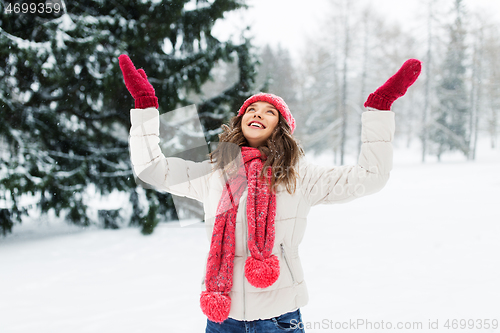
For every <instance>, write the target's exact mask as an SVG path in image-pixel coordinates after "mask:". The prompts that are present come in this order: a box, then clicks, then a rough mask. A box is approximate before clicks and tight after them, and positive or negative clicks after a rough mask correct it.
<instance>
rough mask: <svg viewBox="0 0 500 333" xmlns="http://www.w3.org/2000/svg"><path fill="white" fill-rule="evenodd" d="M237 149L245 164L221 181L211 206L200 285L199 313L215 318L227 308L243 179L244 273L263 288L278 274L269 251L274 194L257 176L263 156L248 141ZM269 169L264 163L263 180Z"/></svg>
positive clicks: (221, 317)
mask: <svg viewBox="0 0 500 333" xmlns="http://www.w3.org/2000/svg"><path fill="white" fill-rule="evenodd" d="M241 154H242V157H243V162H244V165H245V169H244V170H243V168H242V167H241V168H239V170H238V174H237V175H236V176H234V177H232V178H230V179H229V181H227V182H226V185H225V187H224V190H223V193H222V196H221V198H220V201H219V205H218V206H217V216H216V219H215V224H214V228H213V233H212V241H211V244H210V251H209V254H208V260H207V269H206V276H205V286H206V291H203V292H202V293H201V297H200V305H201V309H202V311H203V313H204V314H205V315H206V316H207V317H208V319H210V320H211V321H214V322H218V323H221V322H223V321H224V320H226V319H227V318H228V316H229V311H230V309H231V298H230V297H229V292H230V291H231V288H232V286H233V268H234V263H233V260H234V253H235V236H234V234H235V226H236V214H237V212H238V204H239V201H240V198H241V195H242V194H243V192H244V190H245V188H246V186H247V185H248V198H247V221H248V240H247V243H248V249H249V250H250V254H251V255H250V256H249V257H248V258H247V260H246V262H245V276H246V278H247V280H248V282H249V283H250V284H251V285H253V286H254V287H258V288H266V287H269V286H270V285H272V284H273V283H274V282H275V281H276V280H277V279H278V276H279V274H280V273H279V261H278V258H277V257H276V256H275V255H272V249H273V246H274V218H275V216H276V194H274V193H272V192H270V191H269V189H268V186H267V184H266V182H264V181H262V180H260V179H259V174H260V172H261V170H262V168H263V160H266V156H261V153H260V151H259V150H258V149H257V148H252V147H242V148H241ZM271 174H272V171H271V168H268V172H267V181H268V182H269V183H270V181H271Z"/></svg>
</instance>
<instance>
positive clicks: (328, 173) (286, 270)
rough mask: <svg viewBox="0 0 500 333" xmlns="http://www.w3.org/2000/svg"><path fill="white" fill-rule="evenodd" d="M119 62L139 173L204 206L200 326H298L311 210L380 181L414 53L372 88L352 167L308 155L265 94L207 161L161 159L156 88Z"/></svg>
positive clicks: (286, 113)
mask: <svg viewBox="0 0 500 333" xmlns="http://www.w3.org/2000/svg"><path fill="white" fill-rule="evenodd" d="M119 62H120V67H121V69H122V72H123V75H124V80H125V84H126V86H127V88H128V90H129V91H130V93H131V94H132V96H133V97H134V99H135V109H132V110H131V121H132V127H131V129H130V150H131V159H132V164H133V166H134V170H135V172H136V174H137V175H138V177H139V178H140V179H142V180H143V181H145V182H147V183H149V184H151V185H153V186H155V187H156V188H157V189H159V190H164V191H168V192H171V193H172V194H176V195H181V196H186V197H190V198H193V199H196V200H199V201H201V202H203V204H204V210H205V224H206V227H207V231H208V233H209V235H210V237H209V239H210V240H211V245H210V251H209V254H208V258H207V265H206V270H205V279H204V282H203V286H202V289H203V290H202V293H201V297H200V305H201V308H202V311H203V313H204V314H205V315H206V316H207V317H208V320H207V328H206V332H207V333H215V332H240V331H241V332H249V331H250V332H282V331H283V330H285V331H287V332H304V331H303V325H301V322H302V319H301V314H300V308H301V307H302V306H304V305H306V303H307V301H308V295H307V289H306V284H305V282H304V278H303V272H302V267H301V262H300V259H299V256H298V246H299V244H300V242H301V240H302V237H303V235H304V231H305V227H306V220H307V214H308V212H309V209H310V207H312V206H314V205H317V204H326V203H342V202H348V201H351V200H353V199H355V198H358V197H360V196H364V195H368V194H371V193H374V192H377V191H379V190H380V189H381V188H382V187H384V185H385V184H386V182H387V180H388V178H389V172H390V170H391V168H392V145H391V141H392V138H393V135H394V113H393V112H392V111H390V108H391V105H392V103H393V102H394V101H395V100H396V99H397V98H399V97H401V96H403V95H404V94H405V93H406V91H407V89H408V88H409V87H410V86H411V85H412V84H413V83H414V82H415V80H416V79H417V78H418V76H419V74H420V71H421V63H420V61H418V60H416V59H410V60H408V61H407V62H405V63H404V65H403V66H402V67H401V69H400V70H399V71H398V72H397V73H396V74H395V75H394V76H392V77H391V78H390V79H389V80H388V81H387V82H386V83H385V84H384V85H383V86H381V87H380V88H379V89H377V90H376V91H375V92H374V93H372V94H370V96H369V97H368V99H367V101H366V103H365V104H364V105H365V107H366V108H367V111H366V112H364V113H363V115H362V126H363V129H362V141H363V144H362V147H361V154H360V156H359V160H358V165H355V166H340V167H322V166H316V165H313V164H309V163H307V162H306V161H305V159H304V158H303V155H304V154H303V151H302V148H301V147H300V146H299V144H298V143H297V141H296V140H295V139H294V137H293V132H294V130H295V120H294V118H293V116H292V113H291V112H290V110H289V108H288V106H287V105H286V103H285V101H283V99H281V98H280V97H278V96H275V95H272V94H265V93H260V94H256V95H254V96H251V97H250V98H249V99H247V100H246V101H245V103H244V104H243V105H242V106H241V108H240V110H239V112H238V114H237V116H235V117H233V118H232V119H231V121H230V123H229V126H227V125H224V126H223V130H224V131H223V133H222V134H220V136H219V139H220V143H219V146H218V148H217V149H216V150H215V151H214V152H212V153H211V154H210V160H207V161H204V162H202V163H195V162H191V161H185V160H182V159H179V158H167V157H165V156H164V155H163V154H162V152H161V150H160V148H159V145H158V143H159V136H158V135H159V114H158V111H157V108H158V99H157V98H156V96H155V92H154V89H153V87H152V86H151V84H149V82H148V81H147V77H146V74H145V73H144V71H143V70H142V69H139V70H136V68H135V67H134V65H133V63H132V61H131V60H130V59H129V58H128V56H126V55H121V56H120V57H119Z"/></svg>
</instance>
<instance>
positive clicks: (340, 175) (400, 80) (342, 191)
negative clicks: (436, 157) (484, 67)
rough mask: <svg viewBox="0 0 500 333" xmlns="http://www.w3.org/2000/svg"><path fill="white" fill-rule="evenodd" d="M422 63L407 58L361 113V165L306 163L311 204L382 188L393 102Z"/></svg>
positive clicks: (342, 199)
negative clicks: (328, 165)
mask: <svg viewBox="0 0 500 333" xmlns="http://www.w3.org/2000/svg"><path fill="white" fill-rule="evenodd" d="M420 71H421V62H420V61H419V60H416V59H410V60H408V61H406V62H405V63H404V64H403V66H402V67H401V68H400V69H399V71H398V72H397V73H396V74H395V75H393V76H392V77H391V78H390V79H389V80H387V82H385V84H383V85H382V86H381V87H380V88H378V89H377V90H376V91H375V92H374V93H372V94H370V96H369V97H368V99H367V101H366V103H365V104H364V106H365V107H366V108H367V111H366V112H364V113H363V114H362V131H361V138H362V146H361V153H360V155H359V158H358V164H357V165H353V166H339V167H337V166H336V167H324V166H317V165H313V164H308V163H303V165H302V166H301V169H300V173H301V181H302V190H303V191H304V194H305V196H306V197H307V198H308V199H309V202H310V204H311V205H316V204H326V203H342V202H347V201H351V200H353V199H355V198H358V197H361V196H365V195H368V194H372V193H375V192H377V191H379V190H381V189H382V188H383V187H384V186H385V184H386V183H387V180H388V179H389V173H390V171H391V169H392V155H393V152H392V144H391V142H392V140H393V137H394V130H395V121H394V113H393V112H392V111H390V109H391V105H392V103H393V102H394V101H395V100H396V99H397V98H399V97H401V96H403V95H404V94H405V93H406V91H407V90H408V88H409V87H410V86H411V85H412V84H413V83H414V82H415V81H416V80H417V78H418V76H419V75H420Z"/></svg>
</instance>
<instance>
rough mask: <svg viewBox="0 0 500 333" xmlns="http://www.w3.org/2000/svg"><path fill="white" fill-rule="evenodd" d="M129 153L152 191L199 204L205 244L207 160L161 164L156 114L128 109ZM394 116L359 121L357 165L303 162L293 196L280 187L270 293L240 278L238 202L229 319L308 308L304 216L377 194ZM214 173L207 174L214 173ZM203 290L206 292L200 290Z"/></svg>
mask: <svg viewBox="0 0 500 333" xmlns="http://www.w3.org/2000/svg"><path fill="white" fill-rule="evenodd" d="M131 121H132V127H131V129H130V153H131V159H132V164H133V166H134V171H135V173H136V175H138V177H139V178H140V179H141V180H143V181H144V182H146V183H149V184H151V185H153V186H154V187H155V188H157V189H158V190H163V191H167V192H170V193H172V194H174V195H179V196H185V197H189V198H193V199H196V200H198V201H201V202H202V203H203V206H204V211H205V224H206V228H207V236H208V239H209V241H210V239H211V235H212V229H213V225H214V222H215V215H216V214H215V212H216V209H217V204H218V202H219V199H220V197H221V195H222V190H223V186H224V177H221V172H220V170H213V169H212V164H210V163H209V161H204V162H201V163H195V162H192V161H185V160H182V159H180V158H175V157H174V158H172V157H170V158H169V157H165V156H164V155H163V154H162V152H161V150H160V147H159V145H158V143H159V114H158V111H157V110H156V109H154V108H149V109H133V110H131ZM393 135H394V113H393V112H391V111H367V112H364V113H363V114H362V142H363V144H362V146H361V154H360V156H359V160H358V165H354V166H331V167H326V166H318V165H314V164H310V163H308V162H307V161H306V160H305V159H301V160H300V162H299V164H298V165H297V166H296V168H297V170H298V173H299V179H298V182H297V189H296V191H295V193H294V194H292V195H291V194H289V193H288V192H287V191H286V189H285V188H284V187H281V188H280V187H278V189H277V193H276V218H275V228H276V235H275V243H274V248H273V254H275V255H276V256H277V257H278V259H279V262H280V276H279V278H278V280H277V281H276V282H275V283H274V284H273V285H272V286H270V287H268V288H264V289H259V288H256V287H253V286H252V285H251V284H249V283H248V281H247V280H246V278H245V276H244V265H245V260H246V258H247V256H249V254H250V253H249V250H248V248H247V241H246V237H247V220H246V199H247V191H246V190H245V192H244V193H243V195H242V196H241V199H240V203H239V208H238V213H237V217H236V234H235V236H236V253H235V258H234V274H233V288H232V290H231V292H230V297H231V300H232V301H231V311H230V314H229V317H231V318H233V319H236V320H257V319H269V318H272V317H276V316H279V315H281V314H284V313H286V312H290V311H294V310H296V309H297V308H300V307H302V306H304V305H306V304H307V301H308V294H307V288H306V284H305V281H304V277H303V271H302V266H301V262H300V259H299V256H298V247H299V244H300V242H301V241H302V238H303V236H304V231H305V229H306V221H307V214H308V212H309V209H310V208H311V206H314V205H317V204H333V203H343V202H348V201H350V200H353V199H356V198H358V197H361V196H364V195H368V194H371V193H374V192H377V191H378V190H380V189H381V188H382V187H384V185H385V184H386V182H387V180H388V178H389V172H390V171H391V168H392V145H391V141H392V139H393ZM212 171H213V172H212ZM202 290H204V285H202Z"/></svg>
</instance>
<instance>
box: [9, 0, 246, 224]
mask: <svg viewBox="0 0 500 333" xmlns="http://www.w3.org/2000/svg"><path fill="white" fill-rule="evenodd" d="M42 2H43V3H44V4H47V3H49V2H45V1H41V2H40V3H42ZM9 4H10V2H8V1H1V2H0V10H1V14H0V53H1V54H0V75H1V77H2V79H1V81H0V100H1V104H0V149H1V151H0V204H1V205H2V206H0V208H2V209H5V210H6V213H5V214H4V213H2V215H1V216H4V215H5V216H8V219H9V220H10V221H12V220H13V219H15V218H17V219H18V220H20V218H21V216H22V215H23V214H26V213H27V212H28V209H27V207H25V206H24V205H23V203H21V202H20V200H21V199H22V198H24V197H26V196H30V197H31V199H32V200H34V205H35V206H36V207H38V208H39V210H40V211H41V212H42V213H46V212H48V211H49V210H53V211H54V212H55V213H56V214H58V215H59V214H63V215H64V216H65V217H66V218H67V219H68V220H70V221H72V222H73V223H76V224H80V225H88V224H90V223H94V222H95V221H92V220H91V218H90V217H89V212H88V199H89V196H91V195H92V194H93V193H95V194H104V195H105V194H109V193H111V192H112V191H114V190H118V191H120V192H122V193H128V194H129V195H130V206H131V207H132V208H133V213H132V214H131V219H130V223H132V224H134V223H135V224H139V225H142V226H143V232H144V233H151V232H152V231H153V229H154V226H155V225H156V223H157V222H158V216H159V215H160V214H163V215H164V216H167V217H168V216H170V217H175V210H174V207H173V203H172V200H171V197H170V195H169V194H162V193H158V192H155V191H152V190H146V191H143V190H142V189H140V190H139V189H138V188H137V185H136V182H135V181H134V177H133V174H132V168H131V164H130V158H129V152H128V128H129V126H130V123H129V112H128V110H129V109H130V108H131V106H133V99H132V97H131V96H130V94H129V93H128V91H127V90H126V88H125V85H124V84H123V78H122V74H121V72H120V69H119V66H118V59H117V57H118V56H119V55H120V54H121V53H126V54H128V55H129V56H130V57H131V58H132V59H133V60H134V61H135V63H136V64H137V65H138V66H139V67H142V68H144V70H145V71H146V73H147V74H148V76H149V78H150V81H151V83H152V84H153V86H154V87H155V89H156V94H157V96H158V99H159V104H160V112H166V111H169V110H173V109H175V108H177V107H179V106H183V105H188V104H191V103H192V100H190V99H189V97H188V96H191V95H192V94H193V93H194V94H196V93H199V92H200V87H201V86H202V84H203V83H204V82H206V81H207V80H209V79H210V75H211V70H212V68H213V67H214V65H215V64H216V63H217V62H218V61H233V60H234V59H235V58H237V60H238V67H239V69H240V73H239V78H238V80H237V81H236V82H235V83H234V84H233V86H231V87H229V88H228V89H226V90H225V91H222V92H220V94H218V95H216V96H211V97H210V98H209V99H207V100H204V101H203V103H202V104H201V105H199V110H198V111H199V113H200V116H201V121H202V124H203V126H204V127H205V130H206V131H207V132H206V133H207V134H206V135H207V138H210V137H212V138H213V137H214V136H215V135H216V133H214V131H213V130H214V129H216V128H218V127H220V125H221V123H222V122H224V121H225V120H227V118H229V116H230V115H229V110H233V111H234V106H235V105H241V103H242V101H243V100H244V99H245V98H246V97H247V96H248V95H249V92H250V91H251V90H252V88H253V87H252V85H253V76H254V75H255V74H254V73H255V60H254V57H253V56H252V55H251V54H250V49H251V46H250V44H249V42H248V41H243V42H242V43H241V44H235V43H233V42H231V41H220V40H218V39H217V38H215V37H214V36H212V34H211V29H212V27H213V25H214V24H215V22H216V21H217V20H220V19H222V18H223V16H224V13H225V12H228V11H232V10H236V9H239V8H243V7H244V4H243V2H242V1H240V0H213V1H208V0H196V1H195V0H164V1H153V0H151V1H147V0H145V1H129V0H125V1H120V2H115V1H112V2H109V1H97V0H85V1H72V2H65V1H60V0H54V2H53V4H52V5H53V8H55V6H56V4H58V5H59V6H60V11H59V13H55V11H52V13H50V14H49V13H44V14H39V13H30V12H29V10H28V12H26V13H20V12H10V13H9V12H8V11H7V10H6V8H7V7H8V6H9ZM211 130H212V131H211ZM141 197H143V199H141ZM145 198H147V200H144V199H145ZM112 215H113V216H116V212H115V213H113V214H112ZM1 216H0V218H2V219H4V218H3V217H1ZM6 219H7V218H5V220H6ZM1 225H2V222H0V226H1ZM5 225H7V226H8V225H9V224H8V223H7V222H6V224H5ZM4 230H6V231H9V227H7V228H4Z"/></svg>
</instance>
